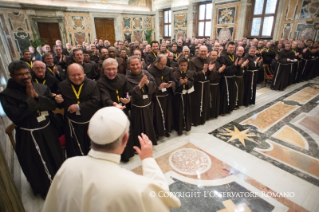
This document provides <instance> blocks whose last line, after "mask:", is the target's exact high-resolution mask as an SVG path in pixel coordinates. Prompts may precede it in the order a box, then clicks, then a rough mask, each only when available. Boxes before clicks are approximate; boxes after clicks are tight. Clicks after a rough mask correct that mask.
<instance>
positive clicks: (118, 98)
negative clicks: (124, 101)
mask: <svg viewBox="0 0 319 212" xmlns="http://www.w3.org/2000/svg"><path fill="white" fill-rule="evenodd" d="M115 92H116V97H117V101H118V102H120V97H119V91H118V90H115Z"/></svg>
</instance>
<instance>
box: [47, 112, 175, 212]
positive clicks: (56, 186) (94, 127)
mask: <svg viewBox="0 0 319 212" xmlns="http://www.w3.org/2000/svg"><path fill="white" fill-rule="evenodd" d="M129 127H130V122H129V120H128V119H127V117H126V116H125V114H124V113H123V112H122V111H121V110H120V109H118V108H115V107H107V108H102V109H100V110H99V111H97V112H96V113H95V114H94V116H93V117H92V119H91V121H90V124H89V130H88V134H89V135H90V138H91V145H92V150H91V151H90V152H89V155H88V156H86V157H75V158H72V159H68V160H67V161H66V162H65V163H64V164H63V166H62V167H61V169H60V170H59V172H58V174H57V175H56V178H55V179H54V181H53V183H52V186H51V188H50V191H49V194H48V198H47V200H46V202H45V203H44V207H43V212H46V211H56V212H64V211H78V212H86V211H121V212H128V211H139V212H149V211H152V212H169V211H170V208H171V207H173V208H178V207H180V205H181V203H180V200H179V199H177V198H176V197H175V196H173V195H167V197H166V196H165V197H162V198H159V196H155V197H152V196H150V193H153V192H154V193H155V194H161V193H169V187H168V183H167V181H166V179H165V176H164V174H163V173H162V171H161V169H160V168H159V166H158V165H157V163H156V161H155V160H154V159H153V157H152V154H153V153H152V142H151V141H150V140H149V138H148V137H147V136H146V135H145V134H141V135H140V136H139V137H138V139H139V142H140V146H141V149H140V148H138V147H134V148H135V150H136V151H137V153H138V154H139V156H140V158H141V160H142V169H143V176H141V175H137V174H135V173H133V172H131V171H128V170H125V169H124V168H123V167H122V166H121V165H120V154H121V153H122V152H123V150H124V149H125V146H126V143H127V141H128V138H129V134H128V132H129Z"/></svg>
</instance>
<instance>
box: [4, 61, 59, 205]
mask: <svg viewBox="0 0 319 212" xmlns="http://www.w3.org/2000/svg"><path fill="white" fill-rule="evenodd" d="M9 72H10V76H11V79H9V81H8V87H7V88H6V89H5V90H4V91H3V92H2V93H0V100H1V104H2V106H3V109H4V111H5V113H6V114H7V116H8V117H9V118H10V119H11V121H12V122H13V123H14V124H15V125H16V128H15V129H16V151H15V152H16V154H17V157H18V160H19V162H20V165H21V168H22V171H23V172H24V174H25V176H26V178H27V180H28V182H29V183H30V185H31V188H32V190H33V192H34V194H40V195H41V196H42V198H43V199H44V198H45V196H46V194H47V192H48V190H49V187H50V184H51V182H52V179H53V177H54V176H55V173H56V172H57V170H58V169H59V168H60V166H61V164H62V162H63V156H62V149H61V146H60V143H59V138H58V136H57V134H56V133H55V130H54V128H53V126H52V125H51V123H50V119H49V113H50V112H48V111H52V110H54V109H55V108H56V102H55V101H54V100H53V99H52V95H51V92H50V90H49V88H48V87H47V86H46V85H42V84H37V83H34V82H32V81H31V72H30V70H29V66H28V65H27V64H26V63H25V62H23V61H14V62H12V63H10V65H9Z"/></svg>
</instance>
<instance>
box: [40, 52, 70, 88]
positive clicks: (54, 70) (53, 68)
mask: <svg viewBox="0 0 319 212" xmlns="http://www.w3.org/2000/svg"><path fill="white" fill-rule="evenodd" d="M43 62H44V63H45V64H46V70H47V71H46V72H47V73H48V74H50V75H52V76H54V77H56V78H57V79H58V80H59V81H60V82H61V81H63V80H64V79H65V78H66V76H65V72H64V71H63V69H62V68H61V66H59V65H56V64H54V63H53V55H52V53H50V52H46V53H44V55H43Z"/></svg>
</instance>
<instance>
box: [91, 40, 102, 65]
mask: <svg viewBox="0 0 319 212" xmlns="http://www.w3.org/2000/svg"><path fill="white" fill-rule="evenodd" d="M101 48H103V47H101ZM90 49H91V51H90V60H92V61H94V62H96V63H97V62H98V61H99V59H100V54H99V49H97V48H96V47H95V45H94V44H90Z"/></svg>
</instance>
